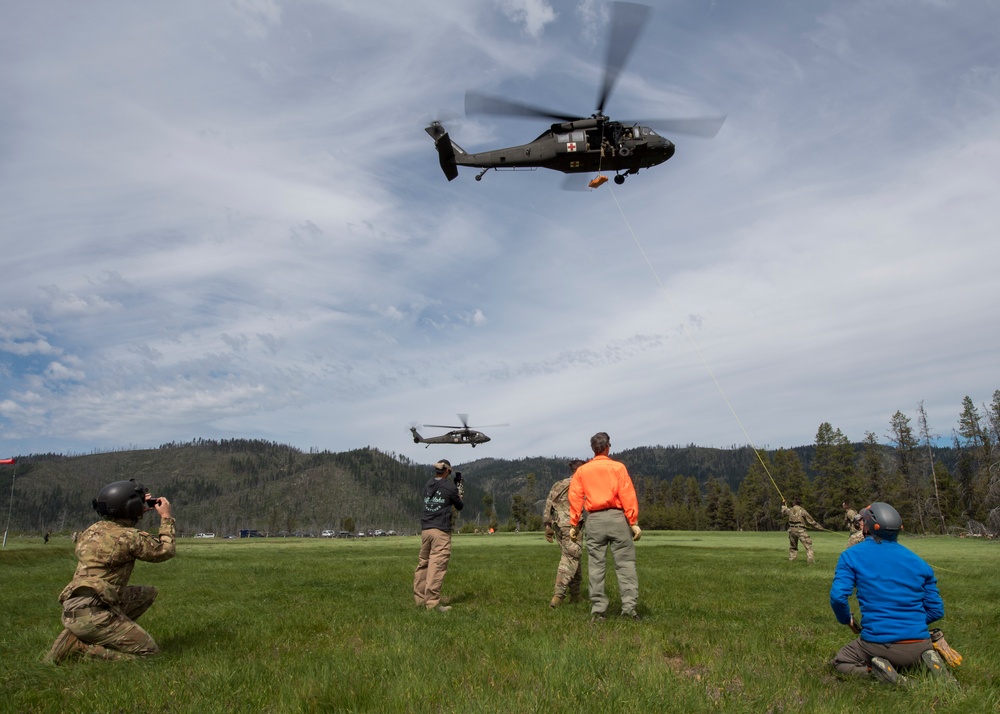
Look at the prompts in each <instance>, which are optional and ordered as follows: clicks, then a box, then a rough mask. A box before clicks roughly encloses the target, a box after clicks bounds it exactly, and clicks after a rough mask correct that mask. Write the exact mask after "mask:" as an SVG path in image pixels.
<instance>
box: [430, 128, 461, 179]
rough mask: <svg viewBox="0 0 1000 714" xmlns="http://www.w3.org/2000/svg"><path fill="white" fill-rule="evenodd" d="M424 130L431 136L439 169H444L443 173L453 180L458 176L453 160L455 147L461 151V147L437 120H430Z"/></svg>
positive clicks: (456, 166) (456, 165)
mask: <svg viewBox="0 0 1000 714" xmlns="http://www.w3.org/2000/svg"><path fill="white" fill-rule="evenodd" d="M424 131H426V132H427V133H428V134H430V136H431V138H432V139H434V147H435V148H436V149H437V152H438V160H439V161H440V162H441V170H442V171H444V175H445V176H446V177H447V178H448V180H449V181H454V180H455V179H456V178H458V164H457V163H456V162H455V149H458V150H459V151H461V150H462V148H461V147H460V146H458V145H457V144H455V143H454V142H453V141H452V140H451V137H450V136H448V132H447V130H445V128H444V126H442V125H441V122H439V121H434V122H431V125H430V126H429V127H427V128H426V129H425V130H424Z"/></svg>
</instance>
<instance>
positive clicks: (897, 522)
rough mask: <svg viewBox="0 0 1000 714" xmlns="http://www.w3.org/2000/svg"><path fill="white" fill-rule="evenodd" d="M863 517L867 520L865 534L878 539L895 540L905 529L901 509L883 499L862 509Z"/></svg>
mask: <svg viewBox="0 0 1000 714" xmlns="http://www.w3.org/2000/svg"><path fill="white" fill-rule="evenodd" d="M861 519H862V520H863V521H864V522H865V535H870V536H872V537H873V538H875V539H876V540H883V539H884V540H889V541H894V540H896V538H897V537H898V536H899V532H900V531H901V530H903V519H902V518H901V517H900V515H899V511H897V510H896V509H895V508H893V507H892V506H890V505H889V504H888V503H882V502H881V501H876V502H875V503H873V504H872V505H870V506H868V508H866V509H864V510H863V511H861Z"/></svg>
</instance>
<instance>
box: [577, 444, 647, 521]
mask: <svg viewBox="0 0 1000 714" xmlns="http://www.w3.org/2000/svg"><path fill="white" fill-rule="evenodd" d="M584 508H586V509H587V511H588V512H590V513H593V512H595V511H603V510H606V509H608V508H620V509H621V510H623V511H624V512H625V518H627V519H628V524H629V525H630V526H634V525H635V524H636V523H638V522H639V500H638V499H637V498H636V496H635V486H633V485H632V479H631V478H630V477H629V475H628V469H626V468H625V464H623V463H620V462H618V461H614V460H612V459H610V458H608V457H607V456H605V455H604V454H600V455H598V456H595V457H594V458H593V459H591V460H590V461H588V462H587V463H585V464H584V465H583V466H581V467H580V468H578V469H577V470H576V473H575V474H573V481H572V482H571V483H570V485H569V522H570V525H573V526H575V525H577V524H579V523H580V514H581V512H582V511H583V509H584Z"/></svg>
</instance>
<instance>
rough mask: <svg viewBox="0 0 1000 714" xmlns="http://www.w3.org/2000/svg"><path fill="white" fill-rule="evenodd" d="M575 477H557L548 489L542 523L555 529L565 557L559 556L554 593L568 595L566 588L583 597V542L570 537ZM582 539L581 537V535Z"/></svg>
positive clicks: (561, 595)
mask: <svg viewBox="0 0 1000 714" xmlns="http://www.w3.org/2000/svg"><path fill="white" fill-rule="evenodd" d="M572 480H573V479H572V478H566V479H563V480H562V481H557V482H556V483H555V485H554V486H553V487H552V490H551V491H549V497H548V498H547V499H546V500H545V511H544V513H543V517H542V524H543V525H544V526H546V527H549V528H551V529H552V531H553V535H554V536H555V539H556V542H557V543H559V550H560V551H561V553H562V557H560V558H559V569H558V570H557V571H556V586H555V597H557V598H564V597H566V593H567V591H568V592H569V595H570V597H571V598H572V599H574V600H575V599H578V598H579V597H580V582H581V580H582V571H581V568H580V557H581V555H582V554H583V546H582V545H581V544H580V541H579V540H578V541H577V542H576V543H574V542H573V541H572V540H571V539H570V537H569V528H570V524H569V484H570V482H571V481H572ZM581 540H582V539H581Z"/></svg>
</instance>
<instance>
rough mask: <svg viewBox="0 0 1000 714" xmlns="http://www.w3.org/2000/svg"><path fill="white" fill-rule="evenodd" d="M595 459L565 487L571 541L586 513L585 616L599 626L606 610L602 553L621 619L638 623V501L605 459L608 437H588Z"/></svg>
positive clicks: (622, 471)
mask: <svg viewBox="0 0 1000 714" xmlns="http://www.w3.org/2000/svg"><path fill="white" fill-rule="evenodd" d="M590 448H591V449H593V451H594V458H593V459H591V460H590V461H588V462H587V463H585V464H584V465H583V466H581V467H580V468H578V469H577V470H576V473H575V474H574V475H573V481H572V483H571V484H570V487H569V522H570V526H571V528H570V538H572V539H573V540H577V539H578V538H579V532H578V531H577V526H578V525H579V523H580V514H581V513H582V511H583V510H584V509H586V510H587V540H586V542H587V563H588V577H589V580H590V614H591V618H592V619H593V620H594V621H595V622H600V621H603V620H604V618H605V617H606V611H607V609H608V596H607V595H606V594H605V593H604V579H605V570H606V568H607V549H608V547H609V546H610V548H611V553H612V554H613V555H614V557H615V573H616V575H617V576H618V590H619V592H620V593H621V597H622V615H623V616H624V617H629V618H632V619H634V620H638V619H639V615H638V613H637V612H636V609H635V608H636V604H637V603H638V600H639V577H638V575H637V574H636V571H635V541H637V540H639V537H640V536H641V535H642V530H640V528H639V501H638V499H637V498H636V496H635V487H634V486H633V485H632V479H631V478H629V475H628V469H626V468H625V465H624V464H622V463H620V462H618V461H613V460H611V459H610V458H608V452H610V451H611V437H610V436H608V435H607V433H606V432H603V431H601V432H598V433H597V434H594V435H593V436H592V437H591V438H590Z"/></svg>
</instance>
